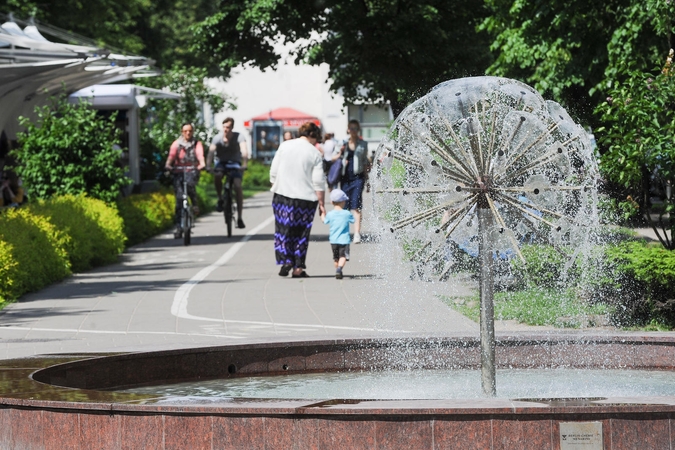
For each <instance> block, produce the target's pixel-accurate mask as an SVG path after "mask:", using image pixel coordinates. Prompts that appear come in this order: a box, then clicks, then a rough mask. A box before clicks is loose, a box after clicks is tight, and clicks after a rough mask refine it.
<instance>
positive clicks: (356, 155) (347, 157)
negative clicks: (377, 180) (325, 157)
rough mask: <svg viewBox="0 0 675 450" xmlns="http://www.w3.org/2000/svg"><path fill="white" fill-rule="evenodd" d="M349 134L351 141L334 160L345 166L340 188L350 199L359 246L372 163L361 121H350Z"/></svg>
mask: <svg viewBox="0 0 675 450" xmlns="http://www.w3.org/2000/svg"><path fill="white" fill-rule="evenodd" d="M347 132H348V133H349V139H347V140H346V141H345V142H344V143H343V144H342V148H340V153H339V155H338V156H333V160H337V158H342V160H343V164H344V165H345V169H344V171H343V173H342V178H341V179H340V187H341V188H342V190H343V191H344V192H345V194H347V197H349V200H348V201H347V206H346V208H347V209H348V210H350V211H351V212H352V214H353V215H354V219H355V222H354V244H358V243H360V242H361V220H362V216H361V209H362V207H363V198H362V194H363V187H364V185H365V183H366V180H367V176H368V172H369V171H370V166H371V161H370V159H369V155H368V143H367V142H366V141H364V140H363V139H361V137H360V135H359V133H360V132H361V126H360V125H359V121H358V120H355V119H352V120H350V121H349V128H348V129H347Z"/></svg>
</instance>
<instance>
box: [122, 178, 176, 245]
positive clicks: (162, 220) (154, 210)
mask: <svg viewBox="0 0 675 450" xmlns="http://www.w3.org/2000/svg"><path fill="white" fill-rule="evenodd" d="M174 207H175V196H174V195H173V193H171V192H169V191H161V192H152V193H148V194H136V195H131V196H129V197H125V198H123V199H121V200H119V201H118V202H117V209H118V211H119V214H120V216H121V217H122V220H123V221H124V234H125V236H126V237H127V245H129V246H131V245H136V244H138V243H140V242H143V241H144V240H146V239H148V238H150V237H152V236H155V235H156V234H159V233H161V232H162V231H164V230H166V229H167V228H168V227H170V226H171V224H173V217H174Z"/></svg>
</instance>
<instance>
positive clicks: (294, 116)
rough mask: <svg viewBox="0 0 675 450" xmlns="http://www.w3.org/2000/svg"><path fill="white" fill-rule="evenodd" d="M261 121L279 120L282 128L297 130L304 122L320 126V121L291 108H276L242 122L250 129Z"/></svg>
mask: <svg viewBox="0 0 675 450" xmlns="http://www.w3.org/2000/svg"><path fill="white" fill-rule="evenodd" d="M263 120H281V121H282V122H283V127H284V128H299V127H300V125H302V124H303V123H305V122H314V123H315V124H317V125H318V126H321V121H320V120H319V119H318V118H317V117H314V116H310V115H309V114H305V113H304V112H301V111H298V110H295V109H293V108H277V109H273V110H271V111H270V112H268V113H265V114H260V115H258V116H255V117H253V118H251V119H250V120H247V121H246V122H244V126H245V127H246V128H251V127H252V126H253V122H255V121H263Z"/></svg>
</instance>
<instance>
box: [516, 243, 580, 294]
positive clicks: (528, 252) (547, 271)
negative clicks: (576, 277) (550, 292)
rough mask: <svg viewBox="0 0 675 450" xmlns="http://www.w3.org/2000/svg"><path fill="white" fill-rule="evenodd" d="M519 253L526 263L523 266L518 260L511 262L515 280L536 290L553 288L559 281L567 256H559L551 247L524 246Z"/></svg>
mask: <svg viewBox="0 0 675 450" xmlns="http://www.w3.org/2000/svg"><path fill="white" fill-rule="evenodd" d="M520 251H521V253H522V254H523V257H524V258H525V261H526V263H525V264H523V263H522V262H521V261H520V259H518V258H514V259H513V260H512V261H511V266H512V270H513V273H514V275H515V276H516V277H517V278H519V279H522V280H524V281H525V283H526V284H527V285H528V286H531V287H537V288H553V287H555V286H556V285H557V284H558V283H559V282H560V281H561V278H562V274H563V273H562V270H563V268H564V267H565V263H566V262H567V259H568V256H567V255H563V254H561V253H560V252H559V251H558V250H556V249H555V248H554V247H553V246H551V245H524V246H523V247H522V248H521V249H520ZM566 275H569V274H566Z"/></svg>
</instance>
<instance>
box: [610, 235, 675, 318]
mask: <svg viewBox="0 0 675 450" xmlns="http://www.w3.org/2000/svg"><path fill="white" fill-rule="evenodd" d="M607 255H608V257H609V259H610V260H611V261H612V262H613V263H614V267H615V270H614V272H615V273H614V274H613V276H612V279H614V280H618V281H615V285H617V287H618V288H619V289H623V290H624V292H623V295H622V296H621V304H622V307H623V309H624V311H626V312H625V317H622V319H623V320H622V322H623V323H628V324H634V323H637V324H644V323H648V322H650V321H652V320H653V319H657V320H660V321H664V322H666V323H668V324H670V325H671V326H673V325H675V251H673V250H666V249H665V248H663V247H662V246H660V245H659V246H652V245H648V244H645V243H644V242H626V243H623V244H621V245H618V246H614V247H609V248H608V249H607Z"/></svg>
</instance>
